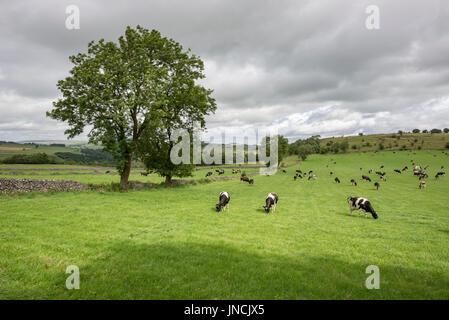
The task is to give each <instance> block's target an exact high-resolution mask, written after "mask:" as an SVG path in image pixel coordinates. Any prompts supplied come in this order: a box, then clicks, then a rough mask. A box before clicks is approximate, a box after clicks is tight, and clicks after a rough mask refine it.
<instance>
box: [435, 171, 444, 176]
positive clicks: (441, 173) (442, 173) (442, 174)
mask: <svg viewBox="0 0 449 320" xmlns="http://www.w3.org/2000/svg"><path fill="white" fill-rule="evenodd" d="M445 175H446V172H443V171H440V172H438V173H437V176H445Z"/></svg>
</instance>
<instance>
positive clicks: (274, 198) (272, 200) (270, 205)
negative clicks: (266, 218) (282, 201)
mask: <svg viewBox="0 0 449 320" xmlns="http://www.w3.org/2000/svg"><path fill="white" fill-rule="evenodd" d="M278 200H279V197H278V195H277V194H276V193H273V192H271V193H269V194H268V196H267V198H266V199H265V204H266V205H265V206H262V207H263V208H264V209H265V212H266V213H269V212H270V209H271V210H272V211H273V212H275V211H276V205H277V203H278Z"/></svg>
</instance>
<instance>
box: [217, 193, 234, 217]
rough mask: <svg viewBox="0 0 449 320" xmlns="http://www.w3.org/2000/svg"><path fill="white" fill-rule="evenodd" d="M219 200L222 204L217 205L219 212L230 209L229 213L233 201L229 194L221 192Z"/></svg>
mask: <svg viewBox="0 0 449 320" xmlns="http://www.w3.org/2000/svg"><path fill="white" fill-rule="evenodd" d="M218 199H219V201H220V203H218V204H216V205H215V208H216V209H217V212H220V211H224V210H226V207H227V208H228V211H229V200H231V197H230V196H229V193H227V192H226V191H222V192H220V195H219V196H218Z"/></svg>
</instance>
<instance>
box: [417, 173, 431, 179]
mask: <svg viewBox="0 0 449 320" xmlns="http://www.w3.org/2000/svg"><path fill="white" fill-rule="evenodd" d="M428 177H429V175H428V174H427V173H420V174H419V180H422V179H427V178H428Z"/></svg>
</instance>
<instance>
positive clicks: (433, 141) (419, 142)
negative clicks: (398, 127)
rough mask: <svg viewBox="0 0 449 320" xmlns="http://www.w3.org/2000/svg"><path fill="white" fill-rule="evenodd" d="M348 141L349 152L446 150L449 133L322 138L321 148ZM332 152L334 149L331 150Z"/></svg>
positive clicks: (330, 147) (329, 147)
mask: <svg viewBox="0 0 449 320" xmlns="http://www.w3.org/2000/svg"><path fill="white" fill-rule="evenodd" d="M345 141H347V142H348V144H349V147H348V149H347V152H361V151H380V150H401V149H402V150H404V149H406V150H421V149H422V150H444V149H447V146H448V143H449V134H448V133H403V134H399V133H388V134H373V135H366V136H365V135H363V136H351V137H334V138H325V139H321V140H320V146H321V148H328V149H330V150H332V147H333V145H334V144H336V143H342V142H345ZM330 152H332V151H330Z"/></svg>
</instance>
